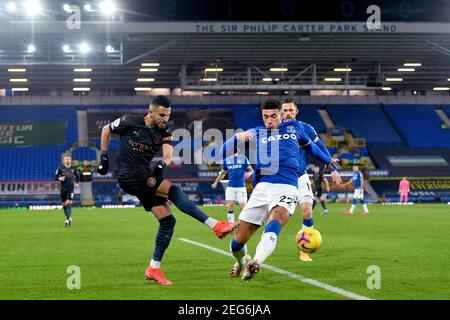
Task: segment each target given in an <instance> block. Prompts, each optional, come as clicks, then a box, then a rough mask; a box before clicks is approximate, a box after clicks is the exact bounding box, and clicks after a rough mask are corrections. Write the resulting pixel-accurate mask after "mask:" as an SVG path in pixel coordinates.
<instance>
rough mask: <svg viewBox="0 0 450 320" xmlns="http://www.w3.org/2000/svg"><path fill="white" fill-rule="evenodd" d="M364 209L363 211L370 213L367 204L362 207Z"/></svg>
mask: <svg viewBox="0 0 450 320" xmlns="http://www.w3.org/2000/svg"><path fill="white" fill-rule="evenodd" d="M362 207H363V209H364V212H369V209H368V208H367V204H366V203H364V204H363V205H362Z"/></svg>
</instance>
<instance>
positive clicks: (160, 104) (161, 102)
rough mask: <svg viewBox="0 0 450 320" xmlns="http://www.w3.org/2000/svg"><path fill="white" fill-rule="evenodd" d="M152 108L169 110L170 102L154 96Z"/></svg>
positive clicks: (162, 97)
mask: <svg viewBox="0 0 450 320" xmlns="http://www.w3.org/2000/svg"><path fill="white" fill-rule="evenodd" d="M152 106H155V107H163V108H170V107H171V104H170V100H169V98H167V97H166V96H156V97H153V99H152Z"/></svg>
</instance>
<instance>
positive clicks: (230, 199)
mask: <svg viewBox="0 0 450 320" xmlns="http://www.w3.org/2000/svg"><path fill="white" fill-rule="evenodd" d="M227 173H228V185H227V188H226V191H225V201H226V202H227V207H228V221H230V222H234V202H238V203H239V205H240V206H241V209H242V208H244V206H245V204H246V203H247V187H246V186H245V180H247V179H248V178H250V177H251V176H252V174H253V168H252V166H251V165H250V162H249V161H248V159H247V158H246V157H245V156H243V155H239V154H237V153H236V154H234V155H232V156H231V157H228V158H226V159H225V160H224V161H223V166H222V170H221V171H220V172H219V175H218V176H217V178H216V180H215V181H214V182H213V184H212V185H211V187H212V188H213V189H215V188H216V187H217V184H218V183H219V181H220V180H222V179H223V178H224V177H225V175H226V174H227Z"/></svg>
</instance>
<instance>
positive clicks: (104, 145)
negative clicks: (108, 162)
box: [100, 124, 111, 152]
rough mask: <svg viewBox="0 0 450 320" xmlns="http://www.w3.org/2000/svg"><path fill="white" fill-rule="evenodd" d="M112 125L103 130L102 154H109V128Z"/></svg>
mask: <svg viewBox="0 0 450 320" xmlns="http://www.w3.org/2000/svg"><path fill="white" fill-rule="evenodd" d="M109 127H110V125H109V124H107V125H106V126H104V127H103V128H102V134H101V140H100V141H101V149H102V152H108V149H109V142H110V141H111V129H110V128H109Z"/></svg>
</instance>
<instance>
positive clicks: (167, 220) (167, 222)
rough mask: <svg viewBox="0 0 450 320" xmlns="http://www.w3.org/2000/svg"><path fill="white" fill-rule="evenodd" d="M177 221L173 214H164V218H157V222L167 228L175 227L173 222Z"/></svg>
mask: <svg viewBox="0 0 450 320" xmlns="http://www.w3.org/2000/svg"><path fill="white" fill-rule="evenodd" d="M176 222H177V219H175V217H174V216H173V215H168V216H165V217H164V218H162V219H160V220H159V224H160V225H161V226H165V227H167V228H168V229H173V228H174V227H175V224H176Z"/></svg>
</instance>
